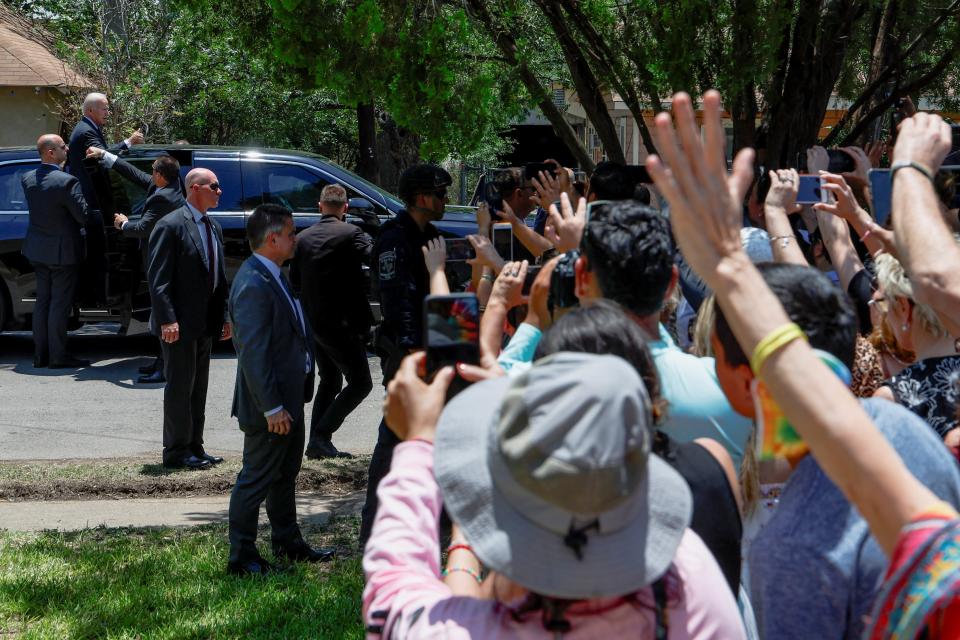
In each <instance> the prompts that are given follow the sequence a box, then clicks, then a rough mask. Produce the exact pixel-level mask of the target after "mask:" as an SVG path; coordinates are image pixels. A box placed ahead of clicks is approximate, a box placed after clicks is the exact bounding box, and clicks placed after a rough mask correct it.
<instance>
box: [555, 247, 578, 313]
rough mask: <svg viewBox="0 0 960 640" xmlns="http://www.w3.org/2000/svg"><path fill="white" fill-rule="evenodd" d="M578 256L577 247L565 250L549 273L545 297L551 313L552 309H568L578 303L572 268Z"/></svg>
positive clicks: (574, 274) (574, 275)
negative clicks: (548, 292)
mask: <svg viewBox="0 0 960 640" xmlns="http://www.w3.org/2000/svg"><path fill="white" fill-rule="evenodd" d="M579 257H580V251H579V250H578V249H573V250H572V251H567V252H566V253H565V254H563V255H562V256H560V259H559V260H558V261H557V264H556V266H555V267H554V268H553V273H551V274H550V296H549V297H548V298H547V308H548V309H549V310H550V313H553V311H554V309H569V308H570V307H575V306H577V305H579V304H580V299H579V298H578V297H577V282H576V271H575V269H574V265H575V264H576V263H577V259H578V258H579Z"/></svg>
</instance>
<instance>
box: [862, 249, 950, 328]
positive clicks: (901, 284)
mask: <svg viewBox="0 0 960 640" xmlns="http://www.w3.org/2000/svg"><path fill="white" fill-rule="evenodd" d="M876 265H877V283H878V284H879V285H880V288H881V289H883V293H884V295H885V296H887V297H888V301H887V305H888V306H889V305H890V304H892V302H893V301H892V300H889V298H891V297H896V298H907V299H908V300H910V302H911V303H913V306H914V309H915V310H916V312H917V315H918V316H919V317H920V326H921V328H922V329H923V330H924V331H925V332H926V333H929V334H930V335H932V336H934V337H937V338H943V337H944V336H946V335H947V330H946V329H945V328H944V327H943V324H942V323H941V322H940V318H938V317H937V314H936V312H935V311H934V310H933V309H932V308H931V307H929V306H927V305H925V304H923V303H922V302H917V300H916V298H914V297H913V285H912V284H911V283H910V278H909V277H908V276H907V272H906V271H905V270H904V268H903V265H902V264H900V262H899V261H898V260H897V259H896V258H894V257H893V256H891V255H890V254H889V253H881V254H880V255H878V256H877V257H876Z"/></svg>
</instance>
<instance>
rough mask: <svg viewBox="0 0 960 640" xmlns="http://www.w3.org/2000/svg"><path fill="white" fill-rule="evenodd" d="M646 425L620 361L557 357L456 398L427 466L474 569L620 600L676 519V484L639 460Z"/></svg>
mask: <svg viewBox="0 0 960 640" xmlns="http://www.w3.org/2000/svg"><path fill="white" fill-rule="evenodd" d="M650 429H651V411H650V400H649V397H648V395H647V392H646V389H645V388H644V385H643V382H642V381H641V379H640V377H639V376H638V375H637V373H636V371H635V370H634V369H633V367H631V366H630V365H629V364H627V363H626V362H625V361H624V360H622V359H620V358H618V357H616V356H610V355H594V354H585V353H568V352H561V353H556V354H553V355H551V356H548V357H546V358H543V359H541V360H539V361H537V362H536V363H535V364H534V365H533V367H531V368H530V369H529V370H528V371H526V372H525V373H523V374H521V375H519V376H517V377H515V378H497V379H494V380H487V381H484V382H481V383H478V384H475V385H473V386H471V387H470V388H468V389H467V390H465V391H463V392H461V393H460V394H459V395H458V396H456V397H455V398H454V399H453V400H452V401H451V402H450V403H449V404H448V405H447V407H446V408H445V409H444V411H443V414H442V415H441V416H440V421H439V423H438V426H437V434H436V438H435V446H434V472H435V475H436V478H437V483H438V484H439V486H440V489H441V492H442V494H443V502H444V506H445V507H446V509H447V512H448V513H449V515H450V517H451V519H452V520H453V521H454V522H456V523H457V525H458V526H459V527H460V528H461V530H462V532H463V534H464V536H466V538H467V541H468V542H469V543H470V544H471V546H472V547H473V550H474V552H475V553H476V554H477V557H478V558H479V559H480V560H481V561H482V562H483V564H484V565H485V566H487V567H489V568H490V569H493V570H494V571H497V572H498V573H501V574H503V575H505V576H507V577H508V578H510V579H511V580H513V581H514V582H516V583H518V584H520V585H522V586H524V587H526V588H527V589H529V590H531V591H533V592H535V593H539V594H541V595H545V596H551V597H557V598H567V599H587V598H598V597H607V596H615V595H623V594H627V593H632V592H634V591H637V590H639V589H641V588H643V587H645V586H647V585H649V584H651V583H652V582H653V581H655V580H656V579H657V578H659V577H660V576H661V575H663V574H664V573H665V572H666V570H667V569H668V568H669V566H670V563H671V561H672V560H673V557H674V555H675V553H676V550H677V547H678V546H679V544H680V539H681V537H682V536H683V532H684V530H685V529H686V528H687V526H688V524H689V523H690V513H691V503H692V498H691V495H690V489H689V488H688V486H687V484H686V482H685V481H684V480H683V478H682V477H681V476H680V475H679V474H678V473H677V472H676V471H674V470H673V469H672V468H670V467H669V466H668V465H667V464H666V463H665V462H663V461H662V460H661V459H660V458H658V457H657V456H655V455H651V453H650V444H651V437H652V436H651V432H650Z"/></svg>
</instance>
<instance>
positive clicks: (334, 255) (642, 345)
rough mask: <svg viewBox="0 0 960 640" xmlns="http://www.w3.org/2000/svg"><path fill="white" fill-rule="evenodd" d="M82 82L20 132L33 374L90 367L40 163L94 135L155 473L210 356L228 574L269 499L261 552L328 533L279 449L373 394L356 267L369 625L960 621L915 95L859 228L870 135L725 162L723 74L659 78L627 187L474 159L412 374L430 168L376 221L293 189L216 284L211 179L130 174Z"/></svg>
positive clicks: (931, 227) (299, 453)
mask: <svg viewBox="0 0 960 640" xmlns="http://www.w3.org/2000/svg"><path fill="white" fill-rule="evenodd" d="M91 95H92V96H93V97H92V98H88V104H85V106H87V107H89V109H88V113H87V116H86V117H85V120H89V122H85V123H81V124H83V125H84V127H81V126H80V125H78V129H83V130H84V131H85V130H86V129H91V126H90V125H91V123H92V125H93V126H92V129H91V130H92V133H90V135H93V136H94V137H96V138H97V139H96V140H92V141H90V143H89V144H86V143H83V142H82V140H81V139H80V138H79V137H78V139H77V142H76V143H74V142H73V141H71V145H70V147H69V149H68V146H67V145H66V144H64V143H63V141H62V140H60V139H59V138H57V137H56V136H44V137H42V138H41V139H40V141H38V151H39V152H40V154H41V157H42V159H43V161H44V164H43V166H42V167H41V169H38V170H37V171H36V172H30V173H28V174H27V175H26V176H25V178H24V189H25V192H26V195H27V199H28V203H29V207H30V225H31V226H30V232H29V233H28V239H27V242H25V245H24V253H25V255H27V257H28V258H29V259H30V260H31V262H33V263H34V264H35V266H36V267H37V274H38V296H37V308H38V310H42V313H41V312H40V311H38V313H36V314H35V316H34V336H35V340H36V344H37V352H36V362H35V364H36V366H82V365H83V364H85V363H83V362H80V361H76V360H75V359H72V358H70V356H69V355H68V354H66V352H65V351H64V348H65V335H66V333H65V332H66V329H65V327H66V315H65V314H66V313H67V311H68V310H69V305H70V302H66V300H68V298H69V297H70V296H72V295H73V289H74V288H75V287H76V279H77V269H78V268H79V267H78V266H77V265H78V264H79V263H80V262H81V261H82V254H83V251H84V246H85V247H86V251H88V252H89V251H90V250H91V247H92V246H94V248H95V243H96V240H95V239H94V240H93V245H91V236H95V235H96V234H97V233H100V234H102V232H103V230H102V219H101V220H100V221H99V225H100V227H101V228H100V229H99V230H98V229H97V225H98V223H97V222H96V221H92V220H91V219H90V218H89V217H87V215H86V213H85V211H86V209H87V207H88V204H87V202H89V198H95V197H96V190H95V189H93V190H92V191H91V195H89V196H88V195H87V194H86V187H85V186H84V181H83V180H82V179H78V177H71V176H69V175H68V174H66V173H64V172H62V171H58V168H59V166H62V164H63V162H64V161H65V160H66V159H67V155H68V153H69V154H70V155H71V158H72V156H73V155H78V157H79V158H80V160H78V161H77V166H80V165H81V164H82V159H83V158H85V157H89V158H90V161H92V162H94V163H95V164H96V167H94V168H93V169H90V168H88V169H85V171H84V172H83V174H84V175H86V176H87V179H88V180H89V179H90V178H91V176H93V177H94V178H95V177H96V175H97V173H96V172H97V171H99V170H101V169H106V168H114V169H116V170H117V171H118V172H119V173H120V174H121V175H122V176H123V177H125V178H126V179H129V180H132V181H136V182H138V183H139V184H141V186H144V187H148V189H149V190H148V204H149V206H146V207H145V213H144V215H143V216H142V217H140V218H138V219H136V220H130V219H127V218H126V217H125V216H123V215H118V216H117V217H116V218H115V220H114V222H115V224H116V225H117V227H118V228H119V229H121V230H122V231H123V233H124V234H129V235H131V236H132V237H140V238H143V239H145V242H144V256H145V261H146V271H147V278H148V282H149V287H150V293H151V300H152V305H153V312H152V318H151V328H152V330H153V332H154V333H155V334H156V335H157V336H158V337H159V338H160V344H161V351H162V357H163V364H162V365H161V368H162V373H163V375H164V376H165V378H166V388H165V392H164V455H163V459H164V463H165V464H167V465H168V466H171V467H191V468H209V467H210V466H211V465H214V464H217V463H219V462H220V461H221V460H222V459H221V458H219V457H217V456H213V455H210V454H208V453H207V452H206V451H205V450H204V448H203V423H204V411H205V400H206V387H207V378H208V371H209V359H210V350H211V347H212V343H213V341H214V340H217V339H220V340H228V339H232V341H233V344H234V346H235V347H236V351H237V359H238V368H237V380H236V391H235V396H234V404H233V409H232V415H234V416H236V417H237V419H238V422H239V424H240V427H241V429H242V431H243V434H244V454H243V468H242V470H241V472H240V474H239V476H238V479H237V483H236V485H235V487H234V490H233V494H232V497H231V502H230V547H231V551H230V558H229V564H228V569H229V570H230V571H231V572H233V573H237V574H241V575H248V574H263V573H269V572H270V571H272V570H274V568H275V567H274V565H273V563H271V562H269V561H267V560H266V559H264V558H263V556H262V555H261V554H260V553H259V551H258V549H257V546H256V536H257V524H256V523H257V513H258V511H259V508H260V505H261V504H262V503H263V502H264V501H266V505H267V513H268V516H269V519H270V523H271V528H272V542H273V550H274V555H275V557H277V558H281V559H283V558H286V559H288V560H293V561H323V560H327V559H329V558H330V557H332V551H331V550H328V549H313V548H311V547H310V546H309V545H308V544H307V542H306V541H305V540H304V538H303V536H302V534H301V532H300V529H299V527H298V524H297V517H296V507H295V502H294V500H293V498H294V487H295V481H296V476H297V474H298V472H299V470H300V466H301V462H302V457H303V455H304V445H305V443H306V455H307V457H311V458H325V457H339V456H342V455H346V454H343V453H341V452H340V451H338V450H337V448H336V447H335V446H334V445H333V442H332V439H331V438H332V435H333V433H334V432H335V431H336V430H337V428H339V426H340V425H341V424H342V422H343V420H344V418H345V417H346V416H347V415H348V414H349V413H350V412H351V411H352V410H353V409H354V408H355V407H356V406H357V405H358V404H359V403H360V402H361V401H362V400H363V399H364V398H365V397H366V396H367V395H368V394H369V393H370V391H371V387H372V382H371V378H370V374H369V369H368V367H367V362H366V353H365V344H366V342H367V337H368V333H369V330H370V328H371V326H372V325H373V324H374V323H373V318H372V316H371V315H370V309H369V306H368V304H367V300H366V296H365V293H364V291H365V286H364V282H363V275H362V274H363V270H362V265H363V264H369V265H370V267H371V271H372V279H373V284H374V290H375V292H376V295H377V297H378V299H379V302H380V305H381V307H380V309H381V315H382V321H381V323H380V324H379V326H378V327H377V332H376V339H375V346H376V349H377V352H378V354H379V355H380V357H381V364H382V369H383V381H384V385H385V387H386V395H385V400H384V405H383V420H382V422H381V424H380V426H379V433H378V441H377V445H376V448H375V450H374V453H373V456H372V458H371V462H370V468H369V480H368V492H367V498H366V504H365V505H364V509H363V517H362V525H361V532H360V538H361V539H360V544H361V548H363V549H364V556H363V567H364V571H365V574H366V588H365V590H364V593H363V603H362V610H363V618H364V623H365V625H366V628H367V633H368V634H369V635H370V636H373V637H383V638H416V637H484V638H486V637H515V636H521V637H551V636H552V637H564V638H595V637H607V636H613V635H615V634H618V633H620V634H624V635H630V636H637V637H656V638H697V639H700V638H723V639H727V638H740V637H746V638H812V637H816V638H855V637H869V638H919V637H927V638H956V637H960V603H958V600H957V596H958V594H960V529H958V528H960V515H958V512H957V510H958V509H960V466H958V465H960V453H958V452H960V428H958V422H957V420H958V414H960V343H958V337H960V320H958V319H960V245H958V243H957V240H956V238H955V235H954V234H955V232H956V231H958V230H960V219H958V211H957V209H955V208H951V207H952V204H953V196H954V191H955V188H954V186H953V184H952V176H950V175H949V174H946V173H944V172H942V171H940V167H941V165H942V163H943V161H944V158H945V157H946V156H947V154H948V153H949V152H950V151H951V143H952V137H951V130H950V127H949V125H946V124H945V123H944V122H943V120H942V119H941V118H940V117H938V116H935V115H932V114H927V113H916V114H914V115H912V117H909V118H907V119H905V120H903V122H902V124H901V125H900V127H899V130H898V131H897V132H896V140H895V144H892V145H891V146H890V147H889V149H887V150H886V152H887V155H889V159H888V161H889V162H890V178H891V180H892V185H893V196H892V204H891V207H892V215H891V216H890V220H889V222H887V223H886V224H879V223H878V221H877V219H876V217H875V214H874V212H875V210H876V205H877V203H876V202H874V198H873V194H872V193H871V188H870V182H869V180H868V179H867V176H868V172H869V171H870V169H871V168H877V167H879V166H880V165H881V164H882V163H884V159H883V153H884V150H883V148H881V147H876V146H874V147H871V148H870V149H868V150H861V149H859V148H846V149H845V150H844V151H843V152H844V153H847V154H848V155H849V156H850V159H851V161H852V162H851V164H852V166H853V170H852V171H848V172H845V173H835V172H830V171H829V168H830V164H829V154H828V152H827V151H826V150H825V149H822V148H820V147H813V148H812V149H810V150H809V151H808V153H807V162H806V168H805V171H806V172H807V173H810V174H813V175H815V176H817V177H818V178H819V179H820V188H821V189H822V190H823V191H824V192H825V193H826V194H827V197H824V198H823V199H822V200H821V201H820V202H818V203H814V204H798V202H797V199H798V192H799V183H800V179H801V175H800V174H799V173H798V171H797V170H796V169H795V168H784V169H778V170H774V171H765V170H763V169H762V168H761V170H759V171H758V170H757V167H759V166H760V163H759V161H758V160H757V157H756V155H755V153H754V151H753V150H752V149H745V150H742V151H740V152H739V153H738V154H737V155H736V157H735V158H733V159H732V162H728V159H727V155H726V151H725V134H724V131H723V128H722V124H721V119H720V113H721V107H720V96H719V95H718V94H717V93H716V92H708V93H707V94H706V95H705V96H704V97H703V101H702V126H700V125H698V124H697V119H696V117H695V114H694V106H693V104H692V102H691V99H690V97H689V96H687V95H686V94H683V93H680V94H677V95H676V96H674V99H673V107H672V108H673V113H672V114H665V113H664V114H659V115H658V116H657V118H656V120H655V123H654V127H653V129H652V131H653V135H654V139H655V142H656V146H657V155H653V156H650V157H649V158H648V159H647V162H646V169H647V171H648V172H649V176H650V181H649V182H647V183H642V182H641V181H639V180H638V177H637V176H638V173H637V171H635V170H632V169H633V168H630V167H625V166H623V165H619V164H617V163H613V162H604V163H601V164H600V165H598V166H597V168H596V170H595V171H594V172H593V173H592V175H590V176H589V177H588V178H587V179H586V180H583V181H580V180H577V179H576V176H575V175H574V172H573V171H572V170H569V169H565V168H562V167H560V166H559V165H558V164H557V163H552V166H553V167H554V169H553V170H550V169H547V170H543V171H540V172H539V173H538V174H537V175H534V176H528V175H527V174H526V173H525V172H524V171H523V170H522V169H520V168H512V169H508V170H505V171H501V172H499V173H498V174H497V175H496V176H495V177H494V178H493V182H494V183H495V185H496V189H495V193H496V195H497V198H496V199H495V201H494V200H491V202H490V203H489V204H488V203H486V202H483V203H481V204H480V206H479V207H478V209H477V231H476V233H475V234H472V235H470V236H468V239H469V242H470V244H471V246H472V247H473V252H474V257H472V258H471V259H470V260H469V261H468V263H469V265H470V272H471V277H470V280H469V282H468V284H467V285H466V290H467V291H468V292H470V293H472V294H473V295H475V296H476V300H477V303H478V309H479V311H480V319H479V339H478V341H477V342H478V346H479V357H478V358H476V359H475V360H474V361H471V362H457V363H456V364H455V366H446V367H443V368H441V369H440V370H439V371H437V372H436V373H435V375H432V376H428V375H425V366H426V355H425V354H424V352H423V349H424V347H425V346H426V345H424V333H425V332H424V322H425V318H424V300H425V299H426V298H427V297H428V296H430V295H443V294H449V293H450V292H451V288H452V287H451V281H450V280H448V278H447V276H446V275H445V274H446V266H447V259H446V249H445V243H444V242H443V241H442V238H441V234H440V233H439V231H438V230H437V229H436V227H435V226H434V225H433V223H434V222H436V221H438V220H440V219H441V218H442V217H443V215H444V212H445V210H446V205H447V203H448V188H449V187H450V185H451V184H452V179H451V176H450V175H449V174H448V173H447V172H446V171H444V170H443V169H442V168H440V167H437V166H434V165H429V164H423V165H417V166H414V167H411V168H410V169H407V170H406V171H405V172H404V173H403V175H402V176H401V178H400V188H399V195H400V197H401V199H402V200H403V201H404V203H405V205H406V208H405V210H404V211H402V212H401V213H400V214H399V215H397V216H396V217H395V218H394V219H393V220H391V221H389V222H387V223H386V224H384V225H383V227H382V228H381V230H380V232H379V235H378V236H377V238H376V239H371V238H369V237H368V236H366V235H365V234H364V233H363V232H361V231H360V230H359V229H358V228H356V227H354V226H352V225H350V224H348V223H347V222H345V221H344V214H345V212H346V207H347V198H346V192H345V191H344V189H343V188H342V187H339V186H337V185H331V186H329V187H327V188H326V189H324V191H323V196H322V202H321V203H319V206H320V208H321V212H322V213H323V216H322V217H321V219H320V221H319V222H317V223H316V224H315V225H313V226H312V227H310V228H309V229H307V230H305V231H303V232H301V233H300V234H299V236H298V235H297V233H296V229H295V227H294V221H293V217H292V214H291V212H290V211H289V210H288V209H285V208H284V207H282V206H278V205H271V204H264V205H261V206H259V207H257V208H256V209H255V211H254V212H253V214H252V215H251V216H250V218H249V221H248V223H247V238H248V241H249V243H250V247H251V250H252V251H253V255H252V256H251V257H250V258H249V259H248V260H247V261H246V262H245V263H244V265H243V266H242V267H241V269H240V271H239V272H238V274H237V275H236V277H235V278H234V279H233V282H232V284H231V283H228V282H227V278H226V275H225V272H224V270H223V262H224V259H223V236H222V231H221V230H220V229H219V226H218V225H217V223H216V221H214V220H212V219H211V218H209V217H208V216H207V215H206V214H207V212H208V211H209V210H210V209H212V208H215V207H216V206H217V203H218V199H219V195H220V193H221V192H220V185H219V182H218V180H217V177H216V175H214V174H213V172H211V171H209V170H205V169H194V170H192V171H190V172H188V173H187V175H186V176H185V177H184V178H183V179H182V180H181V179H180V168H179V165H176V161H175V160H173V158H170V157H169V156H162V157H160V158H158V159H157V160H156V161H155V162H154V165H153V173H152V175H147V174H143V173H141V172H138V171H137V170H136V169H135V168H133V167H131V166H130V165H128V164H127V163H125V161H124V160H123V159H122V158H119V157H118V155H117V154H116V153H114V152H111V151H110V150H109V149H108V148H107V145H106V141H105V140H104V139H103V135H102V133H101V132H100V129H99V126H100V125H102V119H100V120H98V117H99V116H98V114H99V113H100V111H99V110H101V108H103V109H105V108H106V99H105V97H103V96H102V95H100V94H91ZM75 133H76V132H75ZM140 141H142V136H140V135H139V133H136V134H134V136H131V138H130V139H128V140H127V141H125V142H124V144H125V145H130V144H136V143H138V142H140ZM77 144H85V148H84V149H83V150H82V154H83V155H79V153H77V151H76V149H75V148H74V147H75V145H77ZM114 151H117V150H116V149H115V150H114ZM90 161H88V165H89V162H90ZM72 165H73V163H72V162H71V166H72ZM91 188H92V187H91ZM85 197H86V198H87V202H85V201H84V198H85ZM54 211H56V212H57V213H56V215H55V216H54V214H53V213H51V212H54ZM531 217H532V218H533V224H528V220H529V219H530V218H531ZM54 218H55V219H56V226H55V228H54V227H53V226H50V222H49V221H50V220H53V219H54ZM498 223H499V224H500V225H501V226H502V225H503V223H506V224H509V226H510V228H511V230H512V238H513V242H514V245H515V246H514V247H513V248H512V253H513V255H511V256H503V255H501V254H500V253H499V252H498V250H497V246H496V243H495V241H494V237H493V230H494V228H495V227H496V226H497V225H498ZM81 229H85V230H86V236H87V237H86V238H84V237H83V235H82V234H81V233H80V230H81ZM54 240H55V242H54ZM287 263H289V264H290V275H291V277H290V279H288V278H287V276H286V275H285V273H284V272H283V269H282V267H283V266H284V265H285V264H287ZM532 269H539V271H538V272H537V273H536V275H535V277H533V279H532V284H529V283H528V282H527V281H528V277H527V276H528V273H529V272H530V271H531V270H532ZM531 275H532V274H531ZM525 284H529V293H524V288H525ZM453 288H456V287H453ZM315 371H317V372H319V376H320V383H319V387H317V389H318V390H317V400H316V402H315V404H314V409H313V415H312V417H311V425H310V431H309V437H308V436H307V429H306V415H305V411H304V405H305V403H306V402H309V401H310V399H311V397H312V395H313V392H314V388H315V380H314V378H315V374H314V372H315ZM343 378H345V379H346V382H347V386H346V387H345V388H341V387H342V384H343ZM453 384H455V385H456V388H457V389H462V390H461V391H459V393H456V394H453V393H451V391H450V389H451V385H453Z"/></svg>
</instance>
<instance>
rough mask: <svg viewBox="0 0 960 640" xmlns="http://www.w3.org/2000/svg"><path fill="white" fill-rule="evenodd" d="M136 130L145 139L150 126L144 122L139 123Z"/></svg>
mask: <svg viewBox="0 0 960 640" xmlns="http://www.w3.org/2000/svg"><path fill="white" fill-rule="evenodd" d="M137 129H139V130H140V133H142V134H143V137H144V138H146V137H147V134H148V133H150V125H149V124H147V123H146V122H141V123H140V124H138V125H137Z"/></svg>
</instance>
